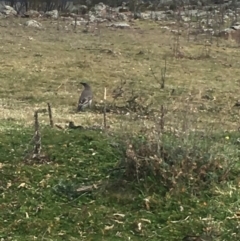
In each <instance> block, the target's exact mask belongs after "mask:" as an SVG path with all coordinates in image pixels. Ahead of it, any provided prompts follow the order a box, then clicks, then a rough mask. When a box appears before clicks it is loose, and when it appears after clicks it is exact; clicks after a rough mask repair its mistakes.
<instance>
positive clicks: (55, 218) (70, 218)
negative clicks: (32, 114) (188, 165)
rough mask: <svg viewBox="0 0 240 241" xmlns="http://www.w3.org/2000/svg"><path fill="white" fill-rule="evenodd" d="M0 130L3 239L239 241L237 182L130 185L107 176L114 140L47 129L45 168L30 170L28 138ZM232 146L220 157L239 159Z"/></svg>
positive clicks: (116, 154) (15, 130)
mask: <svg viewBox="0 0 240 241" xmlns="http://www.w3.org/2000/svg"><path fill="white" fill-rule="evenodd" d="M2 124H3V123H2ZM5 125H6V126H8V129H5V131H4V132H2V133H1V137H0V153H1V154H0V160H1V161H0V174H1V181H0V188H1V199H0V213H1V215H0V237H1V238H2V239H3V240H19V241H21V240H129V239H130V240H146V239H149V238H150V239H151V240H159V239H160V240H169V241H171V240H182V238H183V237H185V236H187V235H197V236H198V235H200V236H201V238H203V239H201V240H214V241H215V240H216V241H220V240H236V241H237V240H239V236H238V234H239V225H240V223H239V202H238V197H239V195H240V193H239V188H238V187H239V180H238V181H237V179H235V178H233V177H234V176H231V177H230V178H231V179H228V180H225V181H223V182H221V183H215V182H213V183H212V184H208V185H207V188H205V190H204V189H202V188H201V187H200V186H195V187H194V185H193V186H191V184H190V183H191V180H189V185H188V186H184V183H183V182H182V184H183V185H182V188H180V187H181V185H180V186H179V188H180V189H179V188H174V189H172V190H169V191H167V190H166V187H164V186H163V184H160V183H158V182H156V180H157V179H156V180H155V178H154V177H152V176H149V177H148V178H147V179H145V180H143V179H141V180H140V181H139V182H130V181H127V180H126V179H124V178H123V177H121V176H119V175H118V174H117V172H115V173H114V172H112V171H111V170H112V168H113V167H115V166H116V163H117V162H119V160H121V159H122V157H123V156H122V155H123V153H121V152H120V150H118V149H116V148H114V147H113V146H112V143H113V142H116V141H117V139H116V137H115V138H114V139H113V138H109V137H106V135H104V134H101V133H99V132H93V131H91V132H89V131H78V130H75V131H66V132H62V131H58V130H51V129H49V128H44V129H42V131H41V132H42V144H43V152H44V153H45V154H46V153H47V154H48V158H49V159H48V161H47V162H45V163H38V162H37V161H35V162H34V161H33V162H31V163H28V164H27V163H26V162H24V156H25V155H26V153H27V151H31V147H32V145H31V144H30V142H29V141H30V140H31V137H32V131H31V130H30V129H23V128H21V126H16V125H14V124H11V122H8V123H5ZM10 127H11V128H10ZM222 140H224V137H220V136H219V137H218V141H219V142H221V141H222ZM231 140H234V137H233V136H230V141H226V142H225V144H224V149H225V150H223V149H222V148H221V146H220V145H219V146H218V150H219V155H220V156H221V155H225V156H226V157H227V156H228V157H231V158H232V161H233V160H234V158H235V160H237V159H236V158H237V156H236V155H237V152H235V154H234V152H232V150H234V148H236V146H235V144H234V142H232V141H231ZM216 143H217V142H216ZM222 147H223V146H222ZM171 148H172V149H173V148H174V147H171ZM211 148H213V146H212V147H211ZM227 150H228V151H227ZM235 168H236V167H235ZM238 170H239V168H238ZM235 171H237V169H235ZM234 175H236V176H237V175H238V174H237V173H235V174H234ZM211 179H212V180H214V179H215V177H214V176H212V177H211ZM234 179H235V180H234ZM179 181H180V180H179ZM180 183H181V181H180V182H179V184H180ZM93 184H94V185H95V187H96V188H97V187H98V188H97V189H94V190H93V191H90V192H79V191H77V190H78V189H79V188H82V187H86V186H89V185H93ZM192 184H194V182H192ZM99 185H100V186H99Z"/></svg>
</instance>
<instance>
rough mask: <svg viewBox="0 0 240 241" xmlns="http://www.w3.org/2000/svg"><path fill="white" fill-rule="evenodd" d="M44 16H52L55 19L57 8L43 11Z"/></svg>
mask: <svg viewBox="0 0 240 241" xmlns="http://www.w3.org/2000/svg"><path fill="white" fill-rule="evenodd" d="M45 16H46V17H50V18H53V19H57V18H58V10H56V9H55V10H52V11H48V12H46V13H45Z"/></svg>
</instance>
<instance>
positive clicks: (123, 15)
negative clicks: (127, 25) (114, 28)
mask: <svg viewBox="0 0 240 241" xmlns="http://www.w3.org/2000/svg"><path fill="white" fill-rule="evenodd" d="M117 17H118V19H119V20H120V21H127V20H128V17H127V15H126V14H124V13H119V14H118V15H117Z"/></svg>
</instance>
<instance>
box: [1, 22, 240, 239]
mask: <svg viewBox="0 0 240 241" xmlns="http://www.w3.org/2000/svg"><path fill="white" fill-rule="evenodd" d="M23 22H24V20H21V19H18V20H17V19H4V20H1V23H0V25H1V27H0V28H1V36H0V40H1V41H0V42H1V46H0V56H1V59H0V83H1V84H0V97H1V106H0V108H1V110H0V131H1V135H0V176H1V178H0V193H1V199H0V237H1V238H2V239H4V240H20V241H21V240H111V241H113V240H148V239H149V240H169V241H171V240H173V241H174V240H181V239H183V238H184V237H186V236H188V235H194V236H201V240H214V241H220V240H227V241H228V240H231V241H235V240H236V241H237V240H239V230H240V228H239V225H240V223H239V201H238V199H239V185H240V184H239V163H238V162H239V132H237V129H238V127H239V109H238V107H234V108H233V105H234V103H235V102H236V100H237V99H238V98H239V92H238V91H237V89H238V87H239V83H240V82H239V77H238V76H239V68H238V66H239V63H238V61H239V51H238V49H237V48H236V45H235V44H234V43H231V42H219V45H220V47H217V43H216V42H215V39H213V43H212V45H210V46H205V42H204V39H203V38H198V39H199V40H198V41H195V42H194V41H193V40H191V41H190V42H187V41H186V39H187V37H186V35H185V32H183V33H182V35H181V36H180V48H179V49H178V50H179V51H180V54H179V53H177V54H178V56H179V58H175V57H173V56H174V54H176V52H174V48H175V46H176V41H175V40H176V37H174V36H173V35H172V34H170V33H169V32H168V31H166V30H164V29H162V28H161V26H159V24H156V23H153V22H141V21H140V22H138V21H135V22H134V23H132V24H133V26H132V28H131V29H122V30H116V29H110V28H105V27H104V25H100V27H99V29H98V30H94V31H93V32H91V31H90V32H89V33H83V32H82V31H81V30H82V29H81V28H79V29H77V32H76V33H75V32H74V31H73V30H72V29H71V27H69V26H68V28H69V30H66V29H65V25H67V23H66V22H61V23H60V31H57V25H56V23H54V22H50V21H42V23H43V25H44V26H45V28H46V29H43V30H34V29H31V28H25V27H24V26H22V25H19V23H23ZM162 24H163V25H164V26H165V25H167V23H162ZM170 27H171V28H172V29H174V28H176V27H175V26H171V25H170ZM92 30H93V28H92ZM165 57H167V65H166V66H167V67H166V68H167V71H166V81H165V88H164V89H160V80H161V73H162V71H161V69H163V68H164V64H165ZM154 75H155V77H154ZM82 80H85V81H88V82H89V83H90V84H91V85H92V86H93V88H94V92H95V104H96V107H95V108H93V109H92V110H90V111H87V112H85V113H75V108H76V103H77V101H78V97H79V93H80V90H81V87H80V84H79V82H80V81H82ZM124 80H126V84H125V85H124V86H123V90H124V93H123V97H121V98H119V99H117V100H116V101H115V103H116V105H117V106H123V107H124V108H125V109H126V112H129V114H127V115H126V114H116V113H110V114H107V121H108V124H109V125H110V127H111V128H110V129H109V131H108V132H107V133H101V132H100V131H83V130H81V131H79V130H56V129H50V128H48V127H47V126H46V124H48V115H47V113H46V114H40V117H39V120H40V123H41V129H40V131H41V134H42V144H43V146H42V147H43V153H45V154H46V155H47V157H48V159H47V160H45V162H43V163H38V162H32V163H30V164H29V163H27V162H26V160H25V156H26V154H27V151H29V150H31V148H32V143H31V139H32V135H33V130H32V129H33V128H32V124H33V113H34V110H35V109H37V108H40V109H42V108H46V107H47V106H46V105H47V102H50V103H51V105H52V109H53V118H54V121H55V123H58V124H60V125H63V126H64V125H65V124H66V123H67V122H68V121H74V122H75V123H76V124H77V125H84V126H92V125H94V124H97V125H102V122H103V121H102V119H103V117H102V113H101V111H100V110H101V108H102V103H101V102H102V101H103V96H104V87H106V88H107V103H108V107H109V106H110V104H111V103H112V101H113V98H112V95H111V94H112V92H113V91H114V89H116V88H117V87H118V86H119V85H120V84H121V81H124ZM135 94H137V95H139V97H138V98H137V104H138V105H139V106H141V107H142V109H144V107H145V106H146V105H148V104H150V103H152V104H151V105H150V107H149V109H150V110H153V111H152V112H151V114H147V113H145V112H144V111H142V112H141V111H138V112H133V111H128V109H127V106H126V100H129V99H130V98H131V97H132V95H133V96H134V95H135ZM161 105H163V106H164V109H167V112H166V113H165V114H164V121H165V122H164V123H162V122H161V118H160V119H159V118H158V117H159V116H161V114H162V113H160V111H159V110H160V106H161ZM99 106H100V107H99ZM138 115H139V116H138ZM161 124H162V125H164V131H165V132H166V133H162V132H161V130H160V131H159V125H161ZM169 129H170V130H171V131H172V132H171V133H170V134H168V132H167V131H168V130H169ZM119 130H120V131H119ZM196 130H198V132H197V131H196ZM140 131H141V132H140ZM193 131H196V132H194V134H193V135H194V138H193V139H192V138H191V134H192V133H193ZM151 138H152V140H151V141H152V142H153V145H154V144H156V143H157V144H159V143H160V144H161V145H162V146H163V147H164V149H163V150H164V151H165V152H167V153H165V154H166V156H167V158H165V157H161V158H159V157H158V156H157V155H158V153H157V152H156V151H155V149H150V150H151V151H152V152H150V153H144V150H142V149H141V148H142V147H145V148H150V147H151V145H152V142H151V141H149V139H151ZM126 142H127V143H126ZM160 144H159V145H160ZM144 145H145V146H144ZM132 147H134V148H135V150H134V149H132V150H131V148H132ZM129 150H130V151H132V152H130V153H128V155H127V152H129ZM134 151H135V154H136V155H138V156H137V160H138V159H139V160H142V161H143V163H144V164H145V163H148V162H149V163H151V162H150V160H152V161H155V160H156V159H158V158H159V163H161V164H163V166H164V164H165V162H166V161H167V160H169V161H171V162H174V161H175V163H176V161H177V163H176V169H173V172H169V170H171V169H169V168H168V164H169V163H166V164H167V165H166V166H165V170H166V172H160V173H159V176H158V175H157V176H156V175H147V176H145V177H142V176H140V178H138V177H139V176H138V175H140V174H141V173H140V174H139V173H138V170H137V168H136V170H135V169H133V173H135V174H136V173H137V177H136V176H134V175H132V176H130V177H132V179H131V178H129V176H127V173H126V172H125V169H126V170H127V167H129V166H130V164H131V162H130V161H131V160H130V157H131V156H130V154H134ZM141 151H142V153H141ZM148 154H149V155H148ZM136 155H135V156H134V155H133V156H132V158H133V159H134V158H135V157H136ZM185 161H186V163H187V164H189V161H190V162H191V161H192V164H191V165H190V167H188V166H187V165H185V164H184V162H185ZM208 161H209V163H208ZM122 162H123V163H124V164H125V165H126V166H125V167H126V168H125V169H121V170H120V171H119V170H115V171H113V170H112V169H113V168H115V167H116V166H117V164H118V163H122ZM195 162H196V163H200V164H202V166H200V170H201V171H203V173H202V172H201V173H199V176H198V173H196V172H194V170H193V169H194V168H195V166H196V164H195ZM128 163H129V164H128ZM203 164H206V167H207V168H209V169H207V172H205V173H204V170H205V169H204V168H205V166H204V165H203ZM209 164H213V167H211V166H209ZM184 165H185V166H184ZM149 166H150V165H149ZM173 166H174V165H173ZM184 168H185V173H183V170H184ZM214 168H215V169H216V172H215V171H213V170H215V169H214ZM160 170H162V169H160ZM209 170H211V171H209ZM130 171H131V170H130ZM144 171H145V170H143V173H144ZM177 171H178V172H177ZM219 173H220V174H221V175H219V176H218V174H219ZM185 174H186V175H185ZM191 174H194V175H195V176H194V175H191ZM202 176H203V177H204V178H205V179H206V180H207V181H206V180H201V177H202ZM164 177H165V179H163V180H162V182H161V181H159V180H161V178H164ZM199 181H202V182H200V184H201V185H198V184H199ZM166 183H170V184H171V185H170V186H167V185H166ZM93 184H95V186H96V187H98V185H100V184H101V185H100V187H99V188H96V189H94V190H92V191H91V192H78V191H77V189H78V188H81V187H86V186H89V185H93ZM203 184H204V185H203ZM185 240H187V239H185ZM189 240H190V239H189ZM195 240H196V239H195Z"/></svg>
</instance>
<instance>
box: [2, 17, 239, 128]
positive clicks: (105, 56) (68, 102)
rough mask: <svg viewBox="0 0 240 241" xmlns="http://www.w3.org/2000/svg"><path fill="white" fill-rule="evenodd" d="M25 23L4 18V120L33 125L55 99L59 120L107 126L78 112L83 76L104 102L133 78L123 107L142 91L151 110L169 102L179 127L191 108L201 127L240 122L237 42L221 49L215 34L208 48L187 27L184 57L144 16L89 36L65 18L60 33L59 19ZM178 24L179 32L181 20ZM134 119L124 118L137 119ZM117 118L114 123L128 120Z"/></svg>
mask: <svg viewBox="0 0 240 241" xmlns="http://www.w3.org/2000/svg"><path fill="white" fill-rule="evenodd" d="M24 21H25V20H21V19H20V20H16V19H13V20H9V19H7V20H5V19H3V20H1V33H2V34H1V43H2V45H1V46H0V54H1V60H0V61H1V65H0V81H1V87H0V92H1V102H2V105H1V111H0V118H1V119H8V118H10V119H14V120H16V121H17V120H19V121H21V120H22V121H24V122H25V123H30V122H31V121H32V115H33V109H34V108H46V102H50V103H51V105H52V108H53V112H54V118H55V121H56V122H58V123H62V124H64V123H65V122H66V121H69V120H74V121H75V122H77V123H78V124H86V123H89V121H90V120H91V121H90V122H92V123H95V122H98V123H99V121H100V116H98V115H97V114H96V113H93V112H91V113H88V114H86V115H80V114H77V115H76V114H75V108H76V103H77V101H78V97H79V94H80V91H81V88H82V86H80V81H82V80H85V81H87V82H89V83H90V84H91V85H92V87H93V89H94V94H95V103H100V102H101V101H102V100H103V96H104V87H106V88H107V101H108V103H109V104H110V103H112V101H113V98H112V92H113V90H114V89H116V88H117V87H119V86H120V83H121V81H126V84H125V85H124V87H123V90H124V93H123V97H122V98H120V99H117V100H116V102H115V103H116V104H117V105H126V101H127V100H129V99H130V98H131V96H132V95H138V96H139V98H138V99H137V102H138V103H139V104H140V105H142V106H146V105H149V104H151V106H150V109H154V110H155V111H158V110H159V109H160V105H162V104H163V105H164V106H166V108H167V109H168V110H169V111H168V113H167V116H166V118H167V119H168V121H169V122H170V123H171V124H172V123H175V124H177V125H178V121H177V120H178V119H181V118H183V117H184V116H186V112H187V113H188V114H189V115H190V116H191V118H193V120H194V122H195V123H194V125H195V128H196V127H199V128H201V127H205V126H206V125H209V124H210V123H214V124H215V126H216V128H221V129H222V128H223V129H226V130H227V129H228V130H229V129H232V130H236V129H237V127H238V126H239V124H238V121H239V116H238V109H236V108H232V107H233V105H234V103H235V102H236V100H237V99H238V98H239V96H238V95H239V93H238V92H237V91H235V90H236V89H237V88H238V87H239V78H238V76H239V68H238V65H239V63H238V62H239V53H238V49H237V48H236V47H235V46H234V43H231V42H223V43H221V42H220V47H217V46H216V45H217V43H216V40H215V39H213V44H212V45H209V46H206V45H205V40H204V39H206V38H208V36H206V37H205V38H204V39H203V38H198V39H199V40H198V41H193V40H191V41H190V42H187V36H186V34H185V33H184V31H183V33H182V35H181V36H180V43H179V44H180V45H179V46H180V47H179V50H180V52H181V54H180V55H181V56H182V58H180V59H176V58H174V57H173V55H174V54H175V52H174V49H176V47H174V46H175V45H176V37H174V35H173V34H172V33H170V32H169V31H167V30H165V29H162V28H161V26H159V24H156V23H152V22H141V21H140V22H138V21H136V22H134V23H132V25H133V26H132V28H131V29H124V30H119V29H114V28H106V27H104V25H100V26H99V28H98V30H94V26H93V27H92V28H91V29H90V33H83V32H82V29H81V27H79V29H77V33H75V32H74V31H73V30H72V27H71V26H68V23H67V22H64V21H63V22H60V31H57V26H56V24H54V22H52V23H50V22H48V21H42V23H43V25H44V27H45V29H44V30H34V29H31V28H26V27H24V26H21V25H19V23H24ZM162 24H163V25H164V26H165V25H167V23H162ZM65 26H68V29H69V30H68V31H67V30H65ZM170 28H171V29H176V27H175V26H174V25H173V26H172V25H170ZM190 39H191V38H190ZM165 57H167V64H166V69H167V70H166V80H165V88H164V89H163V90H162V89H160V82H161V73H162V72H161V70H162V69H163V68H164V65H165V64H164V61H165V60H164V59H165ZM151 69H152V70H151ZM154 75H155V77H156V78H155V77H154ZM131 117H132V116H131ZM131 117H129V118H125V120H124V121H126V120H128V122H129V123H128V124H130V122H131ZM116 118H118V117H116V116H115V115H110V117H109V121H110V122H112V123H111V125H112V126H113V127H114V125H115V124H116V125H118V124H119V122H120V120H119V118H118V120H117V121H116ZM43 120H44V117H43ZM116 122H118V123H116ZM114 123H115V124H114Z"/></svg>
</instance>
